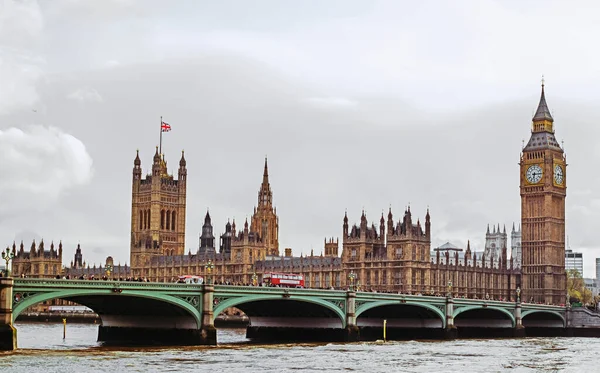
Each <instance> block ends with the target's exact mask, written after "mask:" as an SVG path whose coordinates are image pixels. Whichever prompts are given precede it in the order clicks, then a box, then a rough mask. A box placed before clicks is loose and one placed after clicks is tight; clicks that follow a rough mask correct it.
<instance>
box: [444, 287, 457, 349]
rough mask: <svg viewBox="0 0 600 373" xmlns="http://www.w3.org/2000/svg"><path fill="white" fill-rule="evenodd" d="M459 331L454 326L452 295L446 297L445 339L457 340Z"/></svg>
mask: <svg viewBox="0 0 600 373" xmlns="http://www.w3.org/2000/svg"><path fill="white" fill-rule="evenodd" d="M457 337H458V331H457V329H456V326H455V325H454V298H452V296H451V295H448V296H447V297H446V329H444V339H456V338H457Z"/></svg>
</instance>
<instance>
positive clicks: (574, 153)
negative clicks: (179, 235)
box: [0, 0, 600, 277]
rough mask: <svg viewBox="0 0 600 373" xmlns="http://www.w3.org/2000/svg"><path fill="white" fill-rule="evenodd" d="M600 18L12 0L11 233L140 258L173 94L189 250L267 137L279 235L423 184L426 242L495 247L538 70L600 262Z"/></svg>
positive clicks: (173, 161) (5, 126) (6, 127)
mask: <svg viewBox="0 0 600 373" xmlns="http://www.w3.org/2000/svg"><path fill="white" fill-rule="evenodd" d="M599 36H600V5H598V4H597V2H595V1H569V2H567V1H548V0H544V1H542V0H540V1H529V0H526V1H523V0H519V1H491V0H472V1H442V0H440V1H418V2H417V1H355V0H340V1H333V0H330V1H309V0H305V1H283V0H282V1H257V0H255V1H247V0H239V1H233V0H232V1H223V0H222V1H193V0H190V1H153V0H144V1H142V0H103V1H83V0H81V1H79V0H53V1H32V0H0V175H1V176H0V196H2V197H1V198H2V203H1V204H0V238H1V240H0V241H2V242H4V243H5V245H8V244H12V241H13V240H17V242H18V241H20V240H21V239H25V240H26V241H28V242H26V243H25V244H26V246H29V244H30V240H31V239H32V238H33V237H37V238H41V237H43V238H44V240H45V241H46V242H48V243H49V241H51V240H54V241H55V242H56V241H58V240H60V239H62V241H63V244H64V246H65V251H64V255H65V264H68V262H70V260H71V259H72V256H73V254H74V251H75V247H76V245H77V243H78V242H80V243H81V245H82V248H83V253H84V259H85V260H86V261H87V262H88V263H101V262H104V259H105V258H106V256H108V255H112V256H113V257H114V258H115V260H116V261H117V262H121V263H124V262H128V261H129V238H130V232H129V230H130V216H131V215H130V214H131V211H130V210H131V172H132V168H133V159H134V157H135V151H136V149H139V150H140V157H141V159H142V167H143V168H144V169H145V170H147V169H150V166H151V161H152V155H153V154H154V147H155V146H156V145H157V144H158V137H159V136H158V135H159V124H160V123H159V121H160V116H161V115H162V116H163V117H164V120H165V121H167V122H169V123H170V124H171V126H172V128H173V130H172V132H169V133H166V134H165V135H164V137H163V149H164V153H165V156H166V159H167V162H168V166H169V169H170V170H171V171H172V172H173V173H175V174H176V169H177V165H178V160H179V157H180V152H181V150H182V149H185V154H186V158H187V165H188V175H189V176H188V202H187V230H186V233H187V234H186V248H187V249H189V250H192V251H193V252H195V250H197V247H198V234H199V232H200V231H201V226H202V223H203V220H202V218H203V216H204V214H205V213H206V209H207V208H209V209H210V213H211V216H212V217H213V223H214V225H215V231H216V232H217V233H220V232H222V231H223V230H224V226H225V224H226V222H227V219H233V218H235V219H236V221H237V222H238V226H241V223H242V222H243V220H244V219H245V218H246V217H250V215H251V213H252V208H253V206H254V205H255V204H256V202H257V192H258V189H259V187H260V182H261V180H262V168H263V161H264V157H265V155H267V156H268V159H269V171H270V181H271V187H272V190H273V193H274V197H273V200H274V203H275V204H276V206H277V212H278V214H279V218H280V220H279V221H280V250H281V251H282V252H283V248H285V247H291V248H292V249H293V252H294V254H295V255H300V254H301V253H304V254H307V253H310V250H311V248H312V249H314V251H315V253H319V254H320V253H321V250H322V248H323V240H324V238H325V237H339V236H340V235H341V230H342V218H343V216H344V211H345V210H346V209H347V211H348V217H349V220H350V222H351V223H358V222H359V221H360V214H361V210H362V209H363V208H364V209H365V211H366V213H367V218H368V219H369V221H372V222H374V223H376V224H378V221H379V218H380V217H381V213H382V210H385V211H386V215H387V209H388V207H389V206H390V205H391V207H392V211H393V212H394V217H395V219H396V220H397V218H398V217H400V216H401V215H402V213H403V211H404V209H405V207H406V206H407V205H409V204H410V206H411V210H412V212H413V217H414V218H417V217H419V218H420V219H421V220H423V219H424V216H425V212H426V209H427V206H429V208H430V211H431V220H432V234H433V237H432V248H434V247H437V246H439V245H441V244H443V243H444V242H446V241H450V242H452V243H454V244H455V245H458V246H465V245H466V242H467V240H471V245H472V247H475V249H476V250H483V245H484V242H485V231H486V227H487V224H488V223H489V224H501V225H506V227H507V230H510V228H511V227H512V224H513V222H516V223H517V224H518V223H519V221H520V197H519V167H518V161H519V153H520V150H521V146H522V141H523V140H525V141H526V140H527V139H528V138H529V134H530V128H531V127H530V126H531V117H532V114H533V111H534V110H535V109H536V107H537V104H538V101H539V94H540V80H541V77H542V75H544V76H545V79H546V97H547V101H548V105H549V107H550V109H551V111H552V114H553V116H554V118H555V129H556V136H557V139H558V140H559V141H562V140H564V148H565V151H566V154H567V160H568V163H569V167H568V170H567V174H568V187H569V188H568V192H567V235H568V237H569V245H570V247H571V248H572V249H573V250H579V251H582V252H583V253H584V260H585V270H584V272H585V273H584V274H585V276H586V277H595V272H594V258H595V257H596V256H599V257H600V250H599V247H600V243H599V242H598V239H597V234H596V232H597V231H598V222H599V221H600V198H599V197H600V177H599V175H598V172H597V170H599V169H600V150H598V148H597V147H596V144H597V143H598V142H597V141H596V140H594V139H597V138H600V129H599V126H598V123H597V118H598V116H599V111H598V105H597V102H598V100H599V99H600V89H598V86H599V83H600V49H598V48H597V44H598V37H599ZM340 249H341V247H340Z"/></svg>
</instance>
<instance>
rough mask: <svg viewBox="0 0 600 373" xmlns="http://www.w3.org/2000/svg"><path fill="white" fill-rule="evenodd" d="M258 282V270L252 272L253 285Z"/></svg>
mask: <svg viewBox="0 0 600 373" xmlns="http://www.w3.org/2000/svg"><path fill="white" fill-rule="evenodd" d="M257 284H258V275H257V274H256V272H254V273H252V286H256V285H257Z"/></svg>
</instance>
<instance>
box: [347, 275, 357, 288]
mask: <svg viewBox="0 0 600 373" xmlns="http://www.w3.org/2000/svg"><path fill="white" fill-rule="evenodd" d="M355 279H356V273H354V272H350V274H349V275H348V280H350V287H349V290H350V291H354V280H355Z"/></svg>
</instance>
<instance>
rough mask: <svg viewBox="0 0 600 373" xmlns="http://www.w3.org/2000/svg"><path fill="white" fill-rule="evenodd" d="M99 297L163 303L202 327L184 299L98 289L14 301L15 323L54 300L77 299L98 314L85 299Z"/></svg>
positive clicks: (60, 292) (43, 293) (197, 313)
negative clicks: (37, 305)
mask: <svg viewBox="0 0 600 373" xmlns="http://www.w3.org/2000/svg"><path fill="white" fill-rule="evenodd" d="M14 295H16V294H13V296H14ZM99 297H115V298H116V297H120V298H123V299H126V298H142V299H147V300H150V301H154V302H158V303H159V304H160V303H161V302H162V303H166V304H169V305H171V306H175V307H177V308H178V309H181V310H182V311H183V312H185V313H186V314H189V316H191V317H192V318H193V320H194V322H195V323H196V326H197V328H200V327H201V325H202V318H201V314H200V312H199V311H198V310H197V309H196V308H194V306H192V305H191V304H190V303H188V302H186V301H185V300H183V299H180V298H177V297H174V296H171V295H167V294H156V295H155V294H151V293H147V292H143V291H135V290H127V291H126V292H125V293H119V294H114V293H113V292H112V290H110V291H107V290H106V289H97V290H96V289H64V290H59V291H51V292H42V293H36V294H34V295H31V296H28V297H25V298H23V299H21V300H20V301H19V302H17V303H16V304H15V303H14V300H13V322H14V320H16V319H17V317H18V316H19V314H21V312H23V311H24V310H25V309H27V308H28V307H30V306H33V305H35V304H37V303H40V302H44V301H47V300H52V299H73V298H77V303H79V304H83V305H84V306H87V307H89V308H91V309H92V310H94V311H95V312H98V311H99V310H98V309H97V307H95V306H91V307H90V305H91V304H90V303H89V302H87V303H88V304H85V303H86V302H85V298H89V299H90V300H93V299H94V298H96V299H97V298H99ZM82 300H83V301H82ZM198 304H199V305H198V307H201V302H200V301H199V303H198ZM95 308H96V309H95ZM100 317H101V318H102V315H100Z"/></svg>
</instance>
